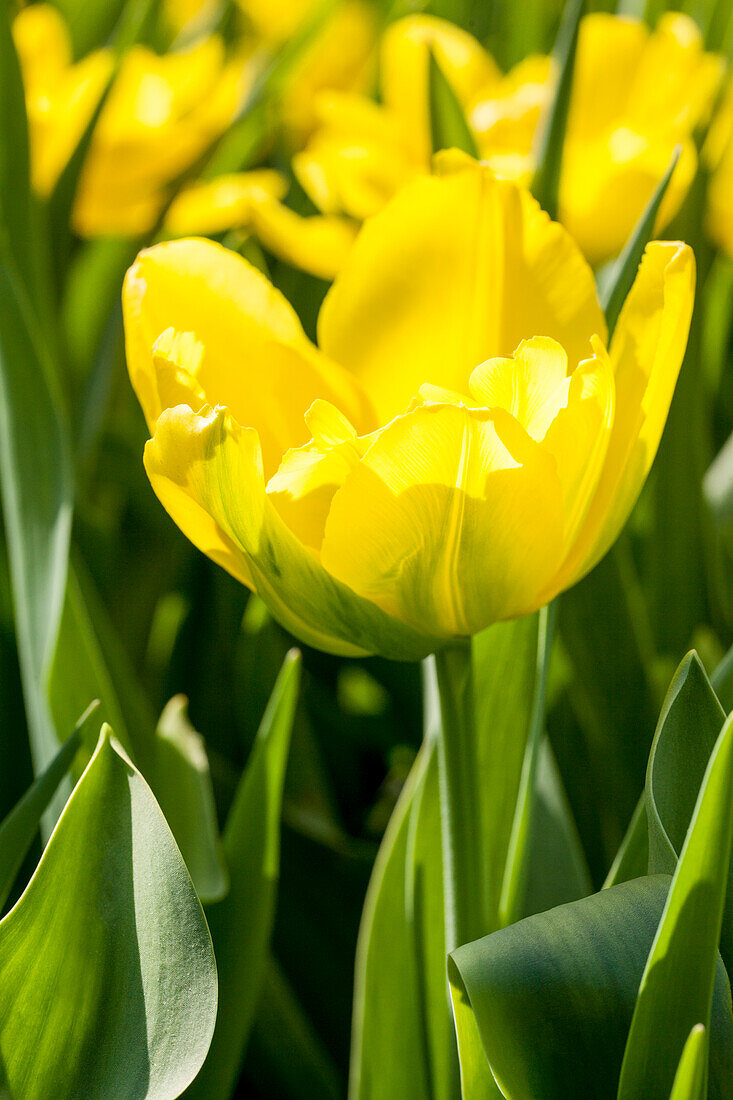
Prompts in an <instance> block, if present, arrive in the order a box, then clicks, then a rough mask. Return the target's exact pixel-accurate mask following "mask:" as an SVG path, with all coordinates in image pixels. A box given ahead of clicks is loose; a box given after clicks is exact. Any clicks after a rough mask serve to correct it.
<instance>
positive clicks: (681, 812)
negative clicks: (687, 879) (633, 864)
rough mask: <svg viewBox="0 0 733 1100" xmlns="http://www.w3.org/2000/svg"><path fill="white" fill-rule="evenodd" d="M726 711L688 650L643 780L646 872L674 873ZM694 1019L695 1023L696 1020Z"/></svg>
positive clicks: (699, 662) (660, 723)
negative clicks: (645, 811)
mask: <svg viewBox="0 0 733 1100" xmlns="http://www.w3.org/2000/svg"><path fill="white" fill-rule="evenodd" d="M724 721H725V712H724V711H723V708H722V707H721V705H720V703H719V702H718V699H717V697H716V695H715V692H714V691H713V688H712V686H711V684H710V681H709V680H708V678H707V675H706V674H705V669H704V668H703V666H702V663H701V661H700V659H699V657H698V656H697V654H696V653H695V652H694V651H693V652H692V653H688V654H687V656H686V657H685V658H684V660H683V661H682V662H681V664H680V666H679V668H678V669H677V671H676V673H675V675H674V679H673V680H672V683H671V685H670V688H669V691H668V692H667V695H666V698H665V700H664V704H663V705H662V710H661V713H660V715H659V722H658V724H657V729H656V733H655V734H654V741H653V743H652V749H651V752H650V754H649V767H648V769H647V779H646V809H647V817H648V820H649V871H650V873H651V874H662V873H663V874H667V875H671V874H673V873H674V871H675V869H676V867H677V861H678V857H679V855H680V853H681V852H682V846H683V844H684V842H685V837H686V835H687V830H688V827H689V825H690V821H691V820H692V815H693V812H694V809H695V804H696V803H697V799H698V794H699V792H700V785H701V783H702V780H703V776H704V775H705V769H706V768H707V765H708V761H709V759H710V755H711V753H712V751H713V749H714V747H715V743H716V741H717V739H718V735H719V733H720V730H721V727H722V725H723V722H724ZM695 1022H696V1023H699V1022H700V1021H695Z"/></svg>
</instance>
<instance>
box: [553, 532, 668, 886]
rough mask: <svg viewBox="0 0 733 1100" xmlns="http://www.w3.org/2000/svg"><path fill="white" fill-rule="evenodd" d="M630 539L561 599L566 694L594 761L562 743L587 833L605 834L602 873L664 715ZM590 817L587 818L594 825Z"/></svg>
mask: <svg viewBox="0 0 733 1100" xmlns="http://www.w3.org/2000/svg"><path fill="white" fill-rule="evenodd" d="M627 550H629V547H628V545H627V544H625V543H624V542H623V541H622V542H621V544H617V545H616V547H614V549H613V550H611V552H610V553H608V554H607V555H606V557H605V558H604V559H603V560H602V561H601V562H599V564H598V565H597V566H596V568H595V569H594V570H593V571H592V573H590V574H589V575H588V576H587V577H586V578H585V580H583V581H582V582H581V583H580V584H579V585H576V586H575V587H574V588H571V589H570V590H569V591H567V592H564V593H563V596H562V599H561V600H560V606H559V615H558V626H559V633H560V640H561V642H562V644H563V648H564V650H565V653H566V655H567V657H568V658H569V661H570V664H571V666H572V669H573V672H574V675H573V676H572V679H571V680H570V682H569V685H568V688H567V692H568V698H569V700H570V703H571V705H572V708H573V711H574V713H575V715H576V716H577V719H578V722H579V724H580V726H581V728H582V732H583V737H584V742H585V744H584V746H583V747H584V748H585V749H586V752H587V759H583V758H582V756H581V754H580V753H578V752H577V751H575V750H574V747H573V746H572V745H571V746H570V747H569V749H568V748H566V747H565V745H563V743H562V741H561V740H560V739H559V738H558V737H555V738H554V739H553V747H554V748H555V751H556V753H557V755H558V760H559V764H560V770H561V771H562V774H563V778H564V780H565V784H566V788H567V791H568V797H569V798H570V802H571V805H572V806H573V808H574V810H575V814H576V819H577V820H578V825H579V827H580V830H581V836H585V832H584V828H585V829H587V828H588V827H590V828H591V829H593V830H597V831H598V832H600V836H601V840H602V843H603V848H604V851H603V853H602V860H599V862H600V863H601V866H600V867H599V868H598V871H600V874H603V873H604V872H605V871H606V869H607V867H608V865H609V864H610V863H611V861H612V860H613V858H614V856H615V854H616V852H617V851H618V848H619V845H620V844H621V841H622V839H623V836H624V834H625V832H626V829H627V826H628V824H629V821H630V820H631V817H632V814H633V813H634V810H635V808H636V804H637V801H638V798H639V795H640V793H641V791H642V789H643V786H644V777H645V774H646V766H647V760H648V755H649V746H650V745H651V739H652V734H653V731H654V727H655V724H656V721H657V715H658V712H659V708H658V704H657V700H656V690H655V686H654V683H653V680H652V667H653V648H652V646H651V642H650V638H649V629H648V624H647V621H646V614H645V607H644V604H643V598H642V596H641V593H640V590H639V585H638V581H637V579H636V577H635V574H634V569H633V562H631V561H630V555H628V554H627V553H626V552H625V551H627ZM584 815H587V818H588V824H586V823H585V819H584Z"/></svg>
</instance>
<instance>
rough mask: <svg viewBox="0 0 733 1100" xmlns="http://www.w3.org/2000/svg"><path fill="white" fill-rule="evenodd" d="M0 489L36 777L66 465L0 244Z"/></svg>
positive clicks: (57, 595)
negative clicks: (0, 490) (0, 491)
mask: <svg viewBox="0 0 733 1100" xmlns="http://www.w3.org/2000/svg"><path fill="white" fill-rule="evenodd" d="M0 488H1V489H2V503H3V513H4V518H5V533H6V537H7V542H8V556H9V561H10V572H11V579H12V587H13V598H14V605H15V618H16V631H17V639H18V651H19V656H20V665H21V674H22V678H23V690H24V696H25V704H26V710H27V713H28V724H29V727H30V739H31V749H32V753H33V762H34V767H35V769H36V772H40V771H42V770H43V769H44V768H45V767H46V766H47V765H48V764H49V763H50V762H51V760H52V759H53V757H54V756H55V754H56V751H57V749H58V744H59V742H58V738H57V736H56V732H55V730H54V726H53V722H52V719H51V715H50V712H49V705H48V699H47V696H46V678H47V676H48V670H49V665H50V662H51V659H52V657H53V652H54V648H55V645H56V638H57V634H58V628H59V620H60V617H61V609H62V605H63V599H64V589H65V586H66V572H67V562H68V548H69V537H70V529H71V512H72V477H71V462H70V456H69V448H68V436H67V428H66V424H65V420H64V414H63V410H62V407H61V403H60V400H59V398H58V395H57V393H56V390H55V385H54V365H53V363H52V362H51V361H50V360H49V358H48V354H47V351H46V349H45V347H44V345H43V342H42V340H41V337H40V333H39V331H38V323H37V320H36V318H35V316H34V314H33V310H32V306H31V303H30V300H29V298H28V296H27V293H26V291H25V289H24V287H23V285H22V282H21V280H20V277H19V275H18V272H17V269H16V268H15V266H14V264H13V261H12V257H11V256H10V255H9V254H7V252H6V251H5V252H4V251H3V249H2V247H1V246H0ZM90 698H91V697H89V698H87V699H85V700H84V703H83V706H86V705H87V704H88V703H89V701H90ZM83 706H82V707H79V708H77V710H76V712H75V715H74V717H75V716H76V715H78V714H79V711H80V710H82V709H83ZM72 723H73V718H72V720H71V722H70V723H69V726H70V725H71V724H72ZM67 728H68V727H67Z"/></svg>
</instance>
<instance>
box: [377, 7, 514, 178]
mask: <svg viewBox="0 0 733 1100" xmlns="http://www.w3.org/2000/svg"><path fill="white" fill-rule="evenodd" d="M429 50H432V51H433V52H434V54H435V57H436V60H437V61H438V63H439V64H440V66H441V68H442V69H443V72H444V73H445V76H446V78H447V79H448V81H449V83H450V85H451V87H452V88H453V90H454V91H455V93H456V95H457V97H458V99H459V101H460V102H461V103H462V104H463V105H464V106H466V107H467V106H468V105H469V104H470V103H471V102H472V101H473V99H474V98H475V96H476V93H477V92H478V90H479V89H480V88H483V87H486V85H487V84H490V83H492V82H494V81H496V82H498V81H499V80H500V78H501V73H500V71H499V69H498V68H497V66H496V64H495V62H494V60H493V59H492V58H491V56H490V55H489V54H488V53H487V52H486V50H485V49H484V48H483V46H481V44H480V43H479V42H478V41H477V40H476V39H475V38H474V37H473V36H472V35H470V34H468V32H467V31H464V30H461V28H460V27H455V26H453V24H451V23H448V22H446V21H445V20H443V19H438V18H437V17H436V16H431V15H407V16H405V17H404V18H403V19H398V20H397V22H395V23H392V24H391V26H389V27H388V28H387V30H386V32H385V34H384V36H383V38H382V48H381V68H380V75H381V84H382V99H383V101H384V103H385V104H386V105H387V107H388V108H389V109H390V110H391V111H392V112H394V114H395V115H396V116H397V118H398V120H399V123H400V126H401V129H402V139H403V141H404V142H405V145H406V147H407V148H408V149H409V150H410V152H411V156H412V158H413V159H414V160H415V161H416V162H418V163H422V164H424V165H427V164H428V163H429V161H430V154H431V151H432V141H431V137H430V98H429V85H428V79H429V77H428V52H429Z"/></svg>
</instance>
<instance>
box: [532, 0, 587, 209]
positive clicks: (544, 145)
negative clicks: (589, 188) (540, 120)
mask: <svg viewBox="0 0 733 1100" xmlns="http://www.w3.org/2000/svg"><path fill="white" fill-rule="evenodd" d="M584 8H585V2H584V0H567V2H566V5H565V12H564V15H563V20H562V23H561V25H560V30H559V32H558V35H557V41H556V43H555V51H554V57H555V61H556V64H557V71H558V78H557V86H556V88H555V96H554V99H553V101H552V105H551V106H550V111H549V114H548V116H547V118H546V120H545V123H544V126H543V127H542V129H541V130H540V131H539V133H538V144H537V167H536V169H535V175H534V179H533V180H532V194H533V195H534V197H535V198H536V199H537V201H538V203H539V204H540V206H541V207H542V209H543V210H546V211H547V213H548V214H549V215H550V217H551V218H556V217H557V214H558V196H559V193H560V175H561V172H562V157H563V146H564V144H565V131H566V129H567V122H568V114H569V111H570V98H571V94H572V89H573V71H574V69H575V51H576V47H577V45H578V30H579V27H580V19H581V16H582V14H583V10H584Z"/></svg>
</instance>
